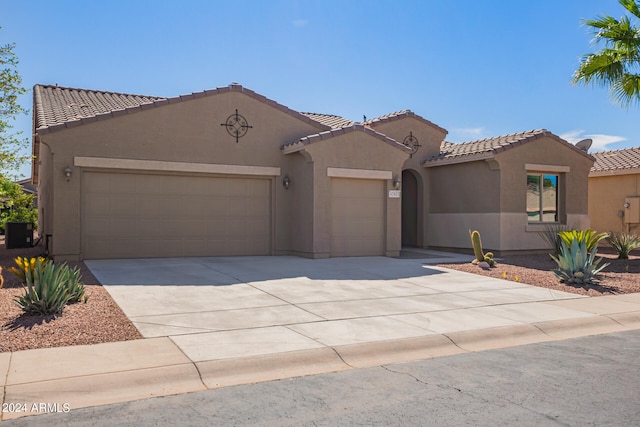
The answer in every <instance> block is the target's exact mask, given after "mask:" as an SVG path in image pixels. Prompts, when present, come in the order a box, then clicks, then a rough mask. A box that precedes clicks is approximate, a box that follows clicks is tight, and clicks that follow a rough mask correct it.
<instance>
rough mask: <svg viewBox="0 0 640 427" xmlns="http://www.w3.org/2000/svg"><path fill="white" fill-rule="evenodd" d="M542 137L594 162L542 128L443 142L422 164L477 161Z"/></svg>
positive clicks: (584, 153)
mask: <svg viewBox="0 0 640 427" xmlns="http://www.w3.org/2000/svg"><path fill="white" fill-rule="evenodd" d="M544 136H548V137H551V138H553V139H555V140H556V141H558V142H559V143H561V144H563V145H565V146H567V147H568V148H571V149H572V150H575V151H576V152H579V153H580V154H582V155H584V156H587V157H588V158H590V159H592V160H594V158H593V157H592V156H591V155H589V154H588V153H587V152H585V151H583V150H581V149H579V148H578V147H576V146H575V145H573V144H571V143H569V142H568V141H566V140H564V139H562V138H560V137H559V136H557V135H555V134H554V133H553V132H551V131H549V130H547V129H544V128H542V129H533V130H528V131H524V132H517V133H510V134H507V135H501V136H496V137H492V138H483V139H477V140H475V141H468V142H460V143H453V142H449V141H444V143H443V144H442V145H441V146H440V153H438V154H435V155H432V156H430V157H428V158H427V159H426V160H425V161H424V162H423V164H425V165H426V164H430V165H434V166H437V165H441V164H448V163H459V162H468V161H473V160H479V159H482V158H485V157H487V156H494V155H496V154H497V153H499V152H501V151H504V150H508V149H510V148H513V147H516V146H518V145H521V144H526V143H528V142H530V141H533V140H536V139H539V138H541V137H544Z"/></svg>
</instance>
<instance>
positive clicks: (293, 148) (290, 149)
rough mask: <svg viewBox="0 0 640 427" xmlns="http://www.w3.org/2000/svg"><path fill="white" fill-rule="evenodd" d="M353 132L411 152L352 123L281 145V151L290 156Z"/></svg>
mask: <svg viewBox="0 0 640 427" xmlns="http://www.w3.org/2000/svg"><path fill="white" fill-rule="evenodd" d="M354 131H361V132H365V133H368V134H369V135H372V136H374V137H376V138H378V139H380V140H381V141H384V142H385V143H387V144H389V145H392V146H394V147H396V148H398V149H400V150H403V151H405V152H406V153H409V152H410V151H411V149H410V148H409V147H407V146H405V145H404V144H401V143H399V142H398V141H396V140H395V139H392V138H389V137H388V136H386V135H383V134H381V133H380V132H376V131H375V130H373V129H371V128H370V127H368V126H365V125H363V124H362V123H354V124H353V125H352V126H349V127H343V128H340V129H331V130H328V131H325V132H320V133H317V134H313V135H307V136H305V137H303V138H299V139H297V140H295V141H293V142H290V143H289V144H285V145H283V146H282V147H281V149H282V151H283V152H284V153H285V154H291V153H295V152H298V151H300V150H302V149H304V147H305V145H308V144H313V143H314V142H318V141H323V140H326V139H329V138H333V137H336V136H339V135H344V134H346V133H350V132H354Z"/></svg>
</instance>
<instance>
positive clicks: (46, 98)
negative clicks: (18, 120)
mask: <svg viewBox="0 0 640 427" xmlns="http://www.w3.org/2000/svg"><path fill="white" fill-rule="evenodd" d="M33 96H34V107H35V115H36V117H35V127H36V129H42V128H49V127H53V126H57V125H63V124H65V123H69V122H73V121H77V120H81V119H87V118H91V117H96V116H98V115H101V114H107V113H111V112H113V111H118V110H126V109H127V108H135V107H140V106H141V105H145V104H152V103H154V102H155V101H159V100H164V99H165V98H160V97H154V96H145V95H129V94H124V93H116V92H105V91H95V90H85V89H75V88H66V87H59V86H57V85H56V86H48V85H36V86H34V88H33Z"/></svg>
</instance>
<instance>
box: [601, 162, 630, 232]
mask: <svg viewBox="0 0 640 427" xmlns="http://www.w3.org/2000/svg"><path fill="white" fill-rule="evenodd" d="M638 196H640V173H636V174H624V175H611V176H591V177H589V216H590V217H591V227H592V228H593V229H595V230H598V231H602V232H609V231H627V224H625V218H624V217H623V216H619V214H618V212H620V211H622V212H623V213H625V214H626V209H625V207H624V202H625V198H626V197H638ZM628 230H629V231H631V232H635V233H638V232H640V224H629V227H628Z"/></svg>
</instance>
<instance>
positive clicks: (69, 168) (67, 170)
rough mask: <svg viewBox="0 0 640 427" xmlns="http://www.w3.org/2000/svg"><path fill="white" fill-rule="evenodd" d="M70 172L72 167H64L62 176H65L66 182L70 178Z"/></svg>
mask: <svg viewBox="0 0 640 427" xmlns="http://www.w3.org/2000/svg"><path fill="white" fill-rule="evenodd" d="M72 173H73V169H71V167H69V166H67V167H66V168H64V176H65V177H66V178H67V182H69V180H70V179H71V174H72Z"/></svg>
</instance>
